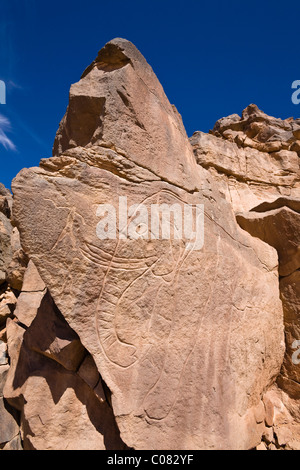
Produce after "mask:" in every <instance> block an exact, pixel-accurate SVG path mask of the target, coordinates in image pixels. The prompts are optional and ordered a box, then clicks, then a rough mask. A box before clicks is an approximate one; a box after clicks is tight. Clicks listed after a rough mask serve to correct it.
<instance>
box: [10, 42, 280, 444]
mask: <svg viewBox="0 0 300 470" xmlns="http://www.w3.org/2000/svg"><path fill="white" fill-rule="evenodd" d="M25 181H26V184H25ZM221 189H222V188H221ZM13 192H14V223H15V224H16V226H17V227H18V229H19V231H20V235H21V241H22V247H23V249H24V251H25V252H26V253H27V254H28V256H29V258H30V259H31V261H32V262H33V263H34V265H35V266H36V268H37V270H38V272H39V274H40V275H41V278H42V279H43V282H44V283H45V285H46V286H47V288H48V289H49V291H50V292H51V295H52V297H53V299H54V301H55V304H56V305H57V307H58V308H59V311H60V312H61V314H62V315H63V317H64V318H65V320H66V322H67V324H68V325H69V326H70V327H71V328H72V330H73V331H74V332H76V334H77V335H78V337H79V339H80V342H81V344H82V345H83V346H84V347H85V348H86V349H87V350H88V352H89V354H90V355H91V356H92V358H93V360H94V361H95V363H96V366H97V368H98V371H99V373H100V375H101V377H102V378H103V380H104V381H105V383H106V384H107V386H108V388H109V389H110V391H111V394H112V407H113V413H114V416H115V418H116V422H117V424H118V427H119V429H120V432H121V437H122V439H123V441H124V442H125V444H126V445H127V446H129V447H133V448H135V449H147V448H151V449H159V448H164V449H179V448H181V449H201V448H207V449H217V448H240V449H247V448H251V447H253V446H255V445H256V444H258V443H259V442H260V439H261V435H262V432H263V429H264V406H263V404H262V402H261V398H262V393H263V391H264V390H266V389H268V387H269V386H270V385H271V384H272V383H273V382H274V380H275V378H276V377H277V375H278V374H279V372H280V367H281V364H282V360H283V354H284V336H283V312H282V304H281V302H280V299H279V288H278V274H277V264H278V260H277V254H276V251H275V249H274V248H272V247H269V246H268V245H266V244H264V243H263V242H261V241H260V240H258V239H255V238H253V237H251V236H250V235H249V234H248V233H246V232H244V231H243V230H241V228H240V227H239V226H238V224H237V222H236V219H235V215H234V212H233V210H232V207H231V205H230V204H229V202H227V201H226V199H225V197H224V195H223V194H222V193H221V191H220V188H219V185H218V181H217V179H215V178H214V175H212V174H210V172H209V171H208V170H207V169H205V168H203V167H202V166H200V165H197V162H196V159H195V156H194V154H193V148H192V146H191V144H190V142H189V140H188V138H187V136H186V134H185V131H184V128H183V125H182V122H181V119H180V117H179V115H178V113H177V112H176V110H175V109H174V107H172V106H171V105H170V104H169V102H168V100H167V98H166V96H165V94H164V92H163V90H162V88H161V85H160V84H159V82H158V80H157V78H156V77H155V75H154V73H153V71H152V69H151V68H150V66H149V65H148V64H147V63H146V62H145V59H144V58H143V57H142V56H141V54H140V53H139V52H138V51H137V50H136V49H135V47H134V46H133V45H132V44H131V43H128V42H127V41H124V40H119V39H117V40H114V41H112V42H111V43H109V44H108V45H106V46H105V48H104V49H103V50H102V51H100V53H99V55H98V58H97V59H96V61H95V62H94V63H93V64H92V66H91V67H89V68H88V69H87V70H86V72H85V73H84V75H83V77H82V79H81V80H80V82H79V83H78V84H76V85H73V86H72V88H71V92H70V104H69V108H68V110H67V113H66V116H65V117H64V119H63V121H62V123H61V125H60V128H59V131H58V134H57V137H56V141H55V145H54V157H53V158H51V159H49V160H43V161H42V162H41V166H40V167H39V168H33V169H30V170H23V171H22V172H21V173H20V174H19V175H18V177H17V178H16V179H15V181H14V183H13ZM120 196H121V197H123V199H122V201H123V202H124V201H125V198H127V205H128V207H131V206H132V205H133V204H137V206H135V207H134V208H133V209H131V210H132V212H131V213H130V215H129V220H126V221H125V223H124V222H123V221H122V220H121V221H120V220H119V213H118V214H117V221H118V223H120V224H121V226H122V229H123V231H122V234H123V235H124V229H125V227H126V224H128V227H127V228H128V231H130V221H131V220H132V218H133V217H134V216H136V215H137V213H136V212H135V211H138V209H139V207H140V205H141V204H143V207H146V208H147V209H148V214H150V213H151V207H152V206H153V205H154V204H163V203H165V204H169V205H171V204H174V203H177V204H178V205H179V206H180V207H183V206H185V205H186V204H189V205H197V204H204V227H205V242H204V246H203V248H202V249H191V248H192V247H191V246H190V241H189V239H188V238H187V237H186V238H184V237H183V238H182V239H174V240H171V241H170V240H158V239H152V238H151V237H148V238H147V237H145V236H143V235H141V236H140V237H133V236H132V237H131V238H130V237H127V238H126V239H123V238H122V237H121V239H117V240H115V239H107V240H100V239H99V238H98V236H97V233H96V229H97V226H98V224H99V216H98V217H97V208H98V206H99V204H112V205H114V206H115V207H116V208H119V202H120V201H119V197H120ZM130 217H131V218H130ZM120 218H122V215H121V216H120ZM144 220H145V219H144ZM136 238H138V239H136ZM194 248H196V247H194ZM18 316H19V313H18ZM36 321H37V319H36V320H34V322H36ZM34 322H33V323H32V324H31V326H30V328H29V330H30V329H32V328H33V326H34ZM271 323H272V324H273V325H274V328H273V330H272V334H270V332H269V325H270V324H271ZM24 341H25V337H24ZM27 342H28V340H27ZM26 344H27V343H26ZM43 354H45V353H43ZM28 387H29V386H28ZM27 390H29V391H30V387H29V388H27V387H26V391H27ZM28 393H30V392H28ZM11 399H13V396H12V397H11ZM26 402H28V396H27V397H26ZM26 406H27V405H26ZM39 445H42V444H39Z"/></svg>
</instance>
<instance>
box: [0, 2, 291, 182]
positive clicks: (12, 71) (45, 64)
mask: <svg viewBox="0 0 300 470" xmlns="http://www.w3.org/2000/svg"><path fill="white" fill-rule="evenodd" d="M299 13H300V4H298V5H297V3H296V2H283V1H282V0H281V1H278V0H273V1H269V0H260V1H257V0H252V1H251V2H245V1H242V0H239V1H238V0H227V1H220V0H215V1H214V2H212V1H197V0H185V1H184V2H179V1H176V0H174V1H169V0H151V1H144V0H139V1H136V0H127V1H119V0H114V1H108V0H105V1H102V0H97V1H96V0H85V1H82V0H81V1H78V0H72V1H71V0H60V1H58V0H52V1H51V2H46V1H41V0H0V80H2V81H5V83H6V86H7V103H6V104H5V105H2V104H0V181H1V182H3V183H4V184H5V185H6V186H8V187H9V186H10V183H11V180H12V178H13V177H14V176H15V175H16V174H17V173H18V171H20V170H21V169H22V168H23V167H30V166H34V165H38V163H39V160H40V159H41V158H45V157H50V156H51V151H52V145H53V141H54V137H55V133H56V130H57V128H58V125H59V122H60V120H61V118H62V117H63V115H64V113H65V110H66V107H67V104H68V92H69V88H70V85H71V83H75V82H76V81H78V80H79V78H80V75H81V73H82V72H83V70H84V69H85V68H86V66H87V65H89V64H90V63H91V62H92V61H93V60H94V58H95V57H96V55H97V52H98V50H99V49H100V48H101V47H103V46H104V44H105V43H106V42H107V41H109V40H111V39H113V38H114V37H124V38H126V39H129V40H130V41H132V42H133V43H134V44H135V45H136V46H137V47H138V49H139V50H140V51H141V52H142V54H143V55H144V56H145V57H146V59H147V61H148V62H149V63H150V64H151V65H152V67H153V69H154V71H155V73H156V74H157V76H158V78H159V80H160V81H161V83H162V85H163V87H164V89H165V91H166V94H167V96H168V97H169V99H170V101H171V103H173V104H175V105H176V107H177V108H178V110H179V112H180V113H181V114H182V117H183V121H184V124H185V127H186V130H187V133H188V135H192V134H193V132H194V131H196V130H202V131H204V132H207V131H208V130H209V129H211V128H212V127H213V125H214V123H215V121H216V120H218V119H219V118H221V117H223V116H227V115H229V114H232V113H238V114H240V113H241V112H242V110H243V109H244V108H245V107H246V106H247V105H248V104H250V103H256V104H257V105H258V106H259V107H260V108H261V109H262V110H263V111H265V112H266V113H268V114H271V115H273V116H276V117H281V118H287V117H290V116H293V117H295V118H297V117H300V105H298V106H296V105H294V104H293V103H292V101H291V95H292V89H291V85H292V82H293V81H294V80H300V60H299V59H300V57H299V55H300V49H299V18H300V15H299ZM1 135H2V138H1ZM3 135H4V136H5V139H6V141H5V140H4V138H3ZM1 142H2V144H1ZM3 144H4V145H3Z"/></svg>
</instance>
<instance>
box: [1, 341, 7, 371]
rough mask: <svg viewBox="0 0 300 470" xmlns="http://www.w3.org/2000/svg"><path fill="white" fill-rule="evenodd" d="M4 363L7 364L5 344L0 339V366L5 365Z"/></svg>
mask: <svg viewBox="0 0 300 470" xmlns="http://www.w3.org/2000/svg"><path fill="white" fill-rule="evenodd" d="M6 364H8V358H7V345H6V343H4V342H3V341H0V366H5V365H6Z"/></svg>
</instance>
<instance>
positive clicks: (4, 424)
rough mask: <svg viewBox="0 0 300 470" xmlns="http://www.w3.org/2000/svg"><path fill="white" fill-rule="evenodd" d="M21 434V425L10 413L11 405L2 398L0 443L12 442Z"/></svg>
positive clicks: (0, 405) (0, 400) (0, 399)
mask: <svg viewBox="0 0 300 470" xmlns="http://www.w3.org/2000/svg"><path fill="white" fill-rule="evenodd" d="M18 434H19V425H18V423H17V422H16V420H15V418H14V416H13V415H12V414H11V413H10V407H9V406H8V405H6V403H5V401H4V399H3V398H0V443H1V444H4V443H6V442H10V441H11V440H12V439H14V437H16V436H17V435H18Z"/></svg>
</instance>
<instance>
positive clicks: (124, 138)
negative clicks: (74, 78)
mask: <svg viewBox="0 0 300 470" xmlns="http://www.w3.org/2000/svg"><path fill="white" fill-rule="evenodd" d="M93 146H95V147H97V149H96V150H97V152H98V153H101V148H106V149H107V148H110V149H114V151H117V152H119V153H120V154H122V156H123V157H124V156H125V158H127V159H128V160H130V161H131V162H133V163H134V164H135V165H137V166H140V167H142V168H145V169H147V170H149V171H151V172H152V173H154V175H155V176H158V177H159V178H161V179H164V180H166V181H169V182H172V183H174V184H175V185H178V186H180V187H183V188H185V189H187V190H188V191H194V190H196V189H197V187H198V186H199V184H200V179H201V178H200V177H199V171H200V170H199V167H198V166H197V164H196V161H195V158H194V155H193V151H192V148H191V146H190V144H189V140H188V137H187V135H186V132H185V129H184V126H183V124H182V120H181V118H180V115H179V114H178V112H177V111H176V109H174V107H173V106H171V104H170V102H169V100H168V98H167V97H166V95H165V93H164V90H163V88H162V86H161V84H160V83H159V81H158V79H157V77H156V75H155V74H154V72H153V70H152V68H151V66H150V65H149V64H148V63H147V62H146V60H145V59H144V57H143V56H142V54H141V53H140V52H139V51H138V50H137V48H136V47H135V46H134V45H133V44H132V43H131V42H129V41H126V40H125V39H119V38H118V39H114V40H112V41H110V42H109V43H107V44H106V45H105V46H104V48H103V49H101V50H100V52H99V53H98V56H97V58H96V60H95V61H94V62H93V63H92V64H91V65H90V67H88V68H87V69H86V70H85V72H84V73H83V75H82V78H81V80H80V81H79V82H78V83H76V84H74V85H72V87H71V90H70V101H69V106H68V109H67V112H66V115H65V116H64V118H63V120H62V122H61V124H60V127H59V130H58V132H57V135H56V139H55V143H54V148H53V156H59V155H61V154H63V153H64V152H66V151H67V150H69V149H76V148H78V147H85V148H91V147H93ZM89 163H90V164H91V161H90V162H89Z"/></svg>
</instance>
